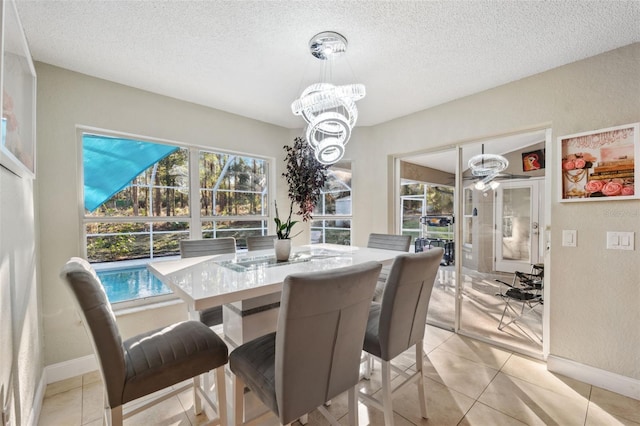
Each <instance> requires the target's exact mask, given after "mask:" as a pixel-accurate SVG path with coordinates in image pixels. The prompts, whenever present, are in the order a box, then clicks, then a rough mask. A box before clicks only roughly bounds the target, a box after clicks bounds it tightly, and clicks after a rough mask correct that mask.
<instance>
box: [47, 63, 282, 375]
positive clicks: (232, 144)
mask: <svg viewBox="0 0 640 426" xmlns="http://www.w3.org/2000/svg"><path fill="white" fill-rule="evenodd" d="M36 68H37V69H36V70H37V73H38V127H37V131H38V167H39V169H38V180H37V185H38V193H39V211H40V217H41V234H40V235H41V265H42V276H41V286H42V295H43V306H42V315H43V318H44V342H45V357H44V362H45V364H46V365H50V364H55V363H59V362H62V361H66V360H70V359H74V358H78V357H81V356H84V355H88V354H90V353H91V347H90V345H89V341H88V340H87V338H86V336H85V332H84V329H83V327H82V325H81V323H80V321H79V318H78V316H77V315H76V314H75V312H74V308H73V304H72V303H71V299H70V297H69V295H68V294H67V291H66V289H65V288H64V286H63V283H62V281H61V280H60V279H59V278H58V272H59V271H60V268H61V267H62V265H63V264H64V263H65V262H66V261H67V260H68V258H69V257H71V256H81V255H82V254H83V253H82V246H81V234H80V232H81V225H80V223H81V222H80V214H81V213H80V212H81V208H80V207H79V206H80V205H81V204H80V199H79V196H80V191H79V190H80V185H81V182H80V180H79V175H78V169H79V167H78V161H79V160H78V159H79V156H78V154H79V153H78V149H79V145H78V141H77V138H76V126H78V125H82V126H90V127H96V128H101V129H108V130H113V131H118V132H127V133H131V134H137V135H142V136H146V137H153V138H161V139H166V140H171V141H177V142H182V143H187V144H193V145H200V146H205V147H215V148H219V149H228V150H232V151H235V152H245V153H252V154H257V155H261V156H266V157H272V158H277V159H278V160H279V161H277V169H276V174H275V175H276V176H277V179H276V181H277V185H281V184H282V183H283V180H281V178H280V175H281V174H282V171H283V170H282V168H283V165H284V163H283V161H282V159H283V158H284V150H283V149H282V146H283V145H285V144H291V142H292V139H291V137H290V134H289V131H288V130H287V129H283V128H280V127H277V126H273V125H270V124H266V123H263V122H259V121H255V120H250V119H247V118H243V117H239V116H237V115H233V114H228V113H225V112H222V111H217V110H213V109H210V108H204V107H201V106H198V105H195V104H191V103H187V102H182V101H178V100H175V99H171V98H167V97H163V96H159V95H156V94H152V93H149V92H144V91H141V90H136V89H132V88H130V87H126V86H122V85H119V84H114V83H110V82H107V81H104V80H99V79H96V78H92V77H88V76H86V75H82V74H78V73H74V72H70V71H67V70H63V69H60V68H56V67H53V66H50V65H46V64H41V63H38V64H36ZM276 190H277V188H276ZM278 192H279V193H284V194H285V195H284V197H286V192H283V191H278ZM280 202H281V203H282V204H284V203H286V202H287V201H286V198H284V199H283V200H280ZM185 312H186V311H185ZM143 315H144V314H142V315H140V316H135V315H134V316H131V315H127V316H124V317H120V318H119V320H118V321H119V324H120V325H121V326H123V328H122V333H123V335H125V336H127V335H131V334H133V333H134V332H136V331H137V328H135V324H139V323H140V321H141V320H142V319H143ZM176 315H177V314H176V311H175V309H171V310H169V311H167V312H166V313H164V314H158V313H156V314H155V315H154V318H156V319H161V322H156V324H154V325H156V326H160V325H162V322H164V323H168V322H171V321H173V320H174V319H175V318H176ZM128 325H131V327H128Z"/></svg>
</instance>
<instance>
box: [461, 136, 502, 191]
mask: <svg viewBox="0 0 640 426" xmlns="http://www.w3.org/2000/svg"><path fill="white" fill-rule="evenodd" d="M467 165H468V166H469V169H470V170H471V174H472V175H473V176H475V177H478V178H482V179H481V180H479V181H478V182H476V184H475V188H476V189H478V190H487V189H489V188H490V189H493V190H495V189H497V188H498V185H499V183H498V182H496V181H493V179H495V178H496V177H498V174H500V172H502V171H504V170H505V169H506V168H507V167H509V161H508V160H507V159H506V158H504V157H503V156H502V155H496V154H485V153H484V144H482V154H479V155H474V156H473V157H471V158H470V159H469V162H468V164H467ZM492 181H493V182H492Z"/></svg>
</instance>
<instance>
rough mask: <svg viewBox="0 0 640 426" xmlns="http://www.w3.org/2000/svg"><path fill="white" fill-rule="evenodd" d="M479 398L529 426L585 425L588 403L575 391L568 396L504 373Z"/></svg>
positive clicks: (499, 374)
mask: <svg viewBox="0 0 640 426" xmlns="http://www.w3.org/2000/svg"><path fill="white" fill-rule="evenodd" d="M478 401H479V402H481V403H483V404H485V405H488V406H489V407H491V408H494V409H496V410H498V411H501V412H502V413H505V414H507V415H509V416H511V417H514V418H516V419H518V420H520V421H522V422H524V423H527V424H529V425H548V424H554V425H562V426H571V425H584V421H585V419H586V414H587V405H588V400H587V399H586V398H584V397H582V396H580V395H578V394H575V395H573V396H567V395H565V394H563V393H557V392H553V391H551V390H548V389H545V388H543V387H540V386H536V385H534V384H532V383H529V382H526V381H524V380H520V379H518V378H515V377H512V376H508V375H506V374H503V373H498V375H497V376H496V377H495V378H494V379H493V381H492V382H491V384H489V386H488V387H487V389H486V390H485V391H484V392H483V393H482V395H480V398H479V399H478Z"/></svg>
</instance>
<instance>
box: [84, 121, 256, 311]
mask: <svg viewBox="0 0 640 426" xmlns="http://www.w3.org/2000/svg"><path fill="white" fill-rule="evenodd" d="M82 152H83V177H84V191H83V195H84V207H85V210H84V218H83V227H84V232H85V247H86V254H87V259H88V260H89V261H90V262H93V263H97V264H100V265H96V267H97V269H103V268H105V267H108V268H109V269H114V267H115V268H116V269H117V268H119V265H124V264H126V265H127V267H130V266H131V264H132V263H134V264H136V265H140V264H142V267H143V268H144V263H145V262H147V261H149V260H151V259H156V258H159V257H165V256H178V255H179V254H180V240H182V239H188V238H194V239H198V238H220V237H229V236H230V237H235V238H236V242H237V244H238V246H240V247H242V246H244V245H245V241H246V240H245V239H246V237H247V236H248V235H266V234H267V224H268V219H269V217H268V214H269V212H268V195H269V194H268V181H269V173H268V170H269V163H268V161H267V160H265V159H260V158H254V157H249V156H240V155H233V154H229V153H222V152H214V151H205V150H198V149H196V148H188V147H184V146H177V145H169V144H166V143H157V142H149V141H141V140H134V139H125V138H119V137H112V136H107V135H95V134H89V133H85V134H82ZM194 194H196V195H194ZM193 200H197V201H196V203H198V202H199V205H198V204H194V202H193ZM122 261H127V262H126V263H124V262H122ZM105 262H115V263H110V264H109V265H106V264H105ZM117 262H120V263H117ZM121 275H122V274H121ZM122 276H124V275H122ZM128 276H130V277H135V276H138V275H137V274H129V275H128ZM125 284H126V285H128V286H130V287H131V288H132V289H133V294H130V295H128V296H127V297H129V299H131V298H133V299H135V298H138V297H144V296H145V295H143V294H142V293H144V291H146V290H142V289H139V288H138V283H137V282H136V283H131V282H128V283H126V281H125ZM123 285H124V284H123ZM111 286H115V287H117V285H114V284H112V285H111ZM155 287H158V286H157V283H154V288H155ZM117 290H118V291H119V292H120V293H122V292H121V289H117ZM114 291H115V290H114ZM159 291H160V293H162V292H165V293H166V292H168V289H166V287H164V289H161V290H159ZM146 296H148V294H146ZM118 297H119V298H121V297H123V296H122V295H121V294H120V295H119V296H118Z"/></svg>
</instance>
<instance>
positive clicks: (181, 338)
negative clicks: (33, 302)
mask: <svg viewBox="0 0 640 426" xmlns="http://www.w3.org/2000/svg"><path fill="white" fill-rule="evenodd" d="M60 276H61V278H62V279H63V280H64V281H65V282H66V283H67V286H68V288H69V289H70V290H71V293H72V294H73V296H74V300H75V302H76V306H77V308H78V311H79V313H80V315H81V317H82V319H83V322H84V324H85V330H86V331H87V334H88V335H89V338H90V340H91V343H92V345H93V350H94V352H95V355H96V357H97V359H98V366H99V368H100V373H101V375H102V381H103V383H104V385H105V420H106V424H108V425H109V424H113V425H122V422H123V420H124V419H125V418H127V417H130V416H132V415H133V414H136V413H138V412H140V411H142V410H144V409H146V408H148V407H150V406H151V405H154V404H156V403H158V402H161V401H163V400H166V399H167V398H170V397H172V396H174V395H177V394H178V393H180V392H183V391H184V390H186V389H188V388H189V387H190V386H191V385H189V384H186V385H184V386H180V387H178V388H175V387H174V390H172V391H170V392H167V393H163V394H162V395H161V396H159V397H158V398H156V399H154V400H152V401H151V402H146V403H145V404H143V405H142V406H140V407H137V408H135V409H131V410H129V411H127V412H124V411H123V405H124V404H126V403H128V402H130V401H133V400H136V399H138V398H141V397H143V396H146V395H149V394H151V393H153V392H156V391H158V390H161V389H165V388H168V387H170V386H174V385H176V384H178V383H180V382H182V381H184V380H186V379H190V378H193V386H194V393H195V394H194V406H195V410H196V414H198V413H199V412H200V411H202V406H201V404H202V401H204V402H206V403H207V404H209V405H211V407H212V408H213V409H214V411H217V412H218V414H219V417H218V419H217V420H218V421H217V424H222V425H226V422H227V415H226V394H225V382H224V365H225V364H226V363H227V360H228V349H227V345H226V344H225V343H224V342H223V341H222V339H220V337H218V335H217V334H215V333H214V332H213V331H212V330H211V329H210V328H209V327H207V326H206V325H204V324H202V323H200V322H198V321H185V322H181V323H177V324H174V325H171V326H169V327H164V328H160V329H157V330H153V331H149V332H146V333H142V334H140V335H137V336H135V337H132V338H130V339H127V340H125V341H123V340H122V338H121V337H120V332H119V331H118V326H117V324H116V321H115V316H114V314H113V311H112V309H111V304H110V303H109V300H108V299H107V295H106V293H105V291H104V288H103V287H102V284H101V283H100V279H99V278H98V276H97V275H96V273H95V271H94V270H93V268H92V267H91V265H90V264H89V263H88V262H87V261H86V260H84V259H80V258H77V257H74V258H71V259H70V260H69V261H68V262H67V263H66V264H65V265H64V267H63V268H62V271H61V273H60ZM214 369H215V370H216V386H217V394H218V404H217V406H218V408H216V404H214V403H213V401H212V400H211V399H210V398H209V397H208V395H206V394H205V393H204V392H203V391H202V389H201V387H200V379H199V375H200V374H203V373H206V372H209V371H210V370H214Z"/></svg>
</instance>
